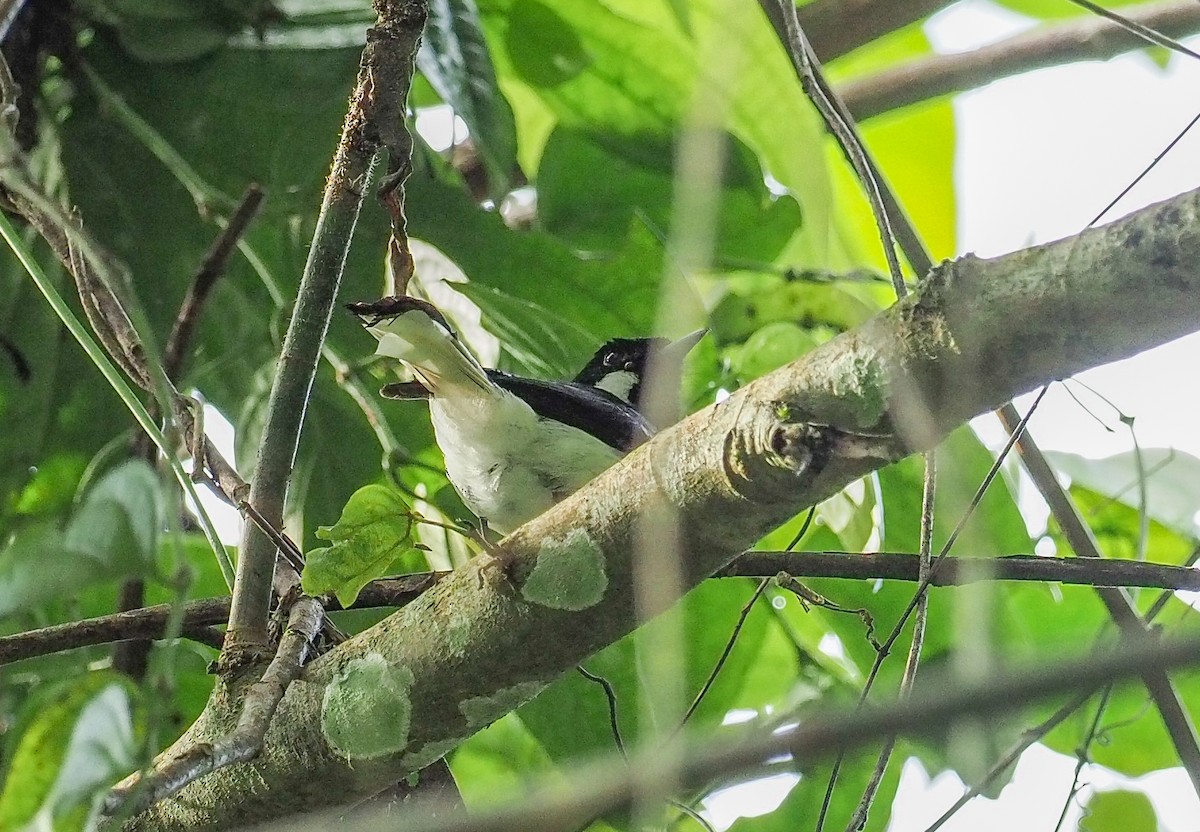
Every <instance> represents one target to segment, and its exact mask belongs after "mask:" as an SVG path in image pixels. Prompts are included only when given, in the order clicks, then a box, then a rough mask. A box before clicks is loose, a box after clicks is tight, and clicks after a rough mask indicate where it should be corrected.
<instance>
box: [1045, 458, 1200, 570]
mask: <svg viewBox="0 0 1200 832" xmlns="http://www.w3.org/2000/svg"><path fill="white" fill-rule="evenodd" d="M1140 455H1141V460H1140V463H1139V460H1138V453H1137V452H1135V451H1126V452H1124V453H1120V454H1115V455H1113V456H1110V457H1105V458H1104V459H1089V458H1088V457H1084V456H1080V455H1078V454H1069V453H1063V452H1057V451H1050V452H1047V453H1046V458H1047V459H1048V460H1050V464H1051V465H1053V466H1054V468H1055V469H1056V470H1058V471H1061V472H1062V473H1064V474H1066V475H1067V476H1068V477H1070V478H1071V481H1072V483H1073V484H1075V485H1081V486H1086V487H1087V488H1088V489H1090V490H1091V491H1094V492H1096V493H1097V494H1102V495H1104V496H1106V497H1109V498H1111V499H1113V500H1117V501H1119V502H1120V503H1122V504H1124V505H1126V506H1129V507H1130V508H1133V509H1136V510H1138V511H1140V510H1141V505H1140V502H1141V494H1140V489H1141V487H1142V486H1141V485H1140V484H1139V483H1140V480H1141V479H1142V478H1143V476H1144V477H1145V489H1146V513H1147V514H1148V515H1149V516H1150V517H1152V518H1154V519H1155V520H1157V521H1159V522H1160V523H1162V524H1164V525H1166V526H1169V527H1171V528H1172V529H1174V530H1175V531H1177V532H1178V533H1180V534H1183V535H1186V536H1188V537H1196V536H1197V535H1200V525H1197V523H1196V507H1197V506H1200V459H1197V458H1196V457H1194V456H1192V455H1191V454H1188V453H1185V452H1184V451H1177V450H1175V449H1174V448H1143V449H1142V450H1141V454H1140ZM1139 465H1140V469H1139ZM1155 559H1156V560H1157V558H1155Z"/></svg>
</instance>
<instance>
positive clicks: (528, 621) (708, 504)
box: [127, 191, 1200, 830]
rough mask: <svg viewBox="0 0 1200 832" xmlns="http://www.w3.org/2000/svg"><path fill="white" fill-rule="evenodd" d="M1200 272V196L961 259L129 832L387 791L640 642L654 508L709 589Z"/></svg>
mask: <svg viewBox="0 0 1200 832" xmlns="http://www.w3.org/2000/svg"><path fill="white" fill-rule="evenodd" d="M1198 264H1200V191H1196V192H1192V193H1188V194H1184V195H1181V196H1179V197H1176V198H1174V199H1172V200H1169V201H1167V202H1163V203H1160V204H1158V205H1155V206H1152V207H1150V208H1147V209H1145V210H1143V211H1140V212H1138V213H1136V214H1134V215H1132V216H1130V217H1128V218H1126V219H1124V220H1121V221H1119V222H1117V223H1114V224H1112V225H1108V226H1104V227H1102V228H1098V229H1093V230H1090V231H1087V232H1084V233H1083V234H1081V235H1079V236H1077V237H1073V238H1069V239H1066V240H1062V241H1059V242H1055V243H1050V244H1047V245H1043V246H1037V247H1035V248H1031V249H1027V250H1023V251H1019V252H1015V253H1013V254H1009V255H1006V256H1004V257H1000V258H996V259H992V260H983V259H979V258H976V257H973V256H967V257H964V258H962V259H960V260H957V261H954V262H948V263H944V264H942V265H941V266H939V267H937V268H936V269H934V270H933V272H932V273H931V274H929V275H928V276H927V277H926V278H925V279H924V280H923V281H922V282H921V283H920V284H919V285H918V287H917V289H916V291H914V292H913V293H912V294H911V295H910V296H909V297H907V298H906V299H904V300H902V301H900V302H898V303H897V304H896V305H894V306H893V307H891V308H890V309H888V310H886V311H884V312H881V313H880V314H879V315H877V316H875V317H874V318H872V319H871V320H869V321H868V322H866V323H865V324H863V325H862V326H860V327H858V328H856V329H854V330H851V331H849V332H846V333H844V334H843V335H841V336H839V337H838V338H835V339H834V340H832V341H830V342H828V343H827V344H825V345H823V346H822V347H820V348H818V349H816V350H814V351H812V352H811V353H809V354H807V355H806V356H804V357H802V358H801V359H799V360H798V361H796V362H794V363H792V364H790V365H788V366H786V367H783V368H781V369H779V370H777V371H775V372H774V373H771V374H770V375H768V376H765V377H763V378H761V379H759V380H758V381H756V382H754V383H752V384H750V385H748V386H747V387H745V388H743V389H742V390H739V391H738V392H737V393H735V394H734V395H732V396H731V397H730V398H729V399H727V400H726V401H724V402H722V403H721V404H718V405H714V406H712V407H709V408H707V409H705V410H703V411H700V412H699V413H696V414H694V415H692V416H691V417H689V418H687V419H685V420H684V421H683V422H681V423H679V424H678V425H676V426H674V427H673V428H671V429H669V430H666V431H664V432H663V433H662V434H660V435H659V436H657V437H656V438H655V439H654V440H653V441H652V442H650V443H649V444H647V445H646V446H644V447H642V448H640V449H638V450H637V451H635V452H634V453H633V454H631V455H630V456H629V457H627V458H626V459H624V460H623V461H621V462H619V463H618V464H617V465H616V466H614V468H612V469H610V470H609V471H608V472H606V473H604V474H602V475H601V476H600V477H599V478H597V479H596V480H595V481H594V482H593V483H591V484H590V485H588V486H587V487H585V488H584V489H583V490H581V491H580V492H579V493H577V494H575V495H574V496H573V497H571V498H569V499H568V500H566V501H565V502H563V503H561V504H559V505H558V506H556V507H555V508H554V509H552V510H551V511H549V512H547V513H546V514H545V515H543V516H541V517H539V518H537V519H535V520H533V521H531V522H530V523H528V524H527V525H525V526H523V527H522V528H520V529H518V530H517V531H516V532H514V533H513V534H512V535H510V536H509V537H508V538H507V539H506V540H505V541H504V542H503V543H502V544H501V546H500V547H499V548H498V549H497V550H496V551H495V552H494V553H493V554H491V555H484V556H481V557H479V558H476V559H475V560H474V561H472V562H471V563H470V564H468V565H467V566H466V567H464V568H462V569H461V570H459V571H458V572H456V573H455V574H454V575H452V576H451V577H450V578H448V579H446V580H443V581H441V582H439V583H438V584H437V585H436V586H435V587H433V588H432V589H430V590H429V591H428V592H426V593H425V594H424V595H423V596H421V597H420V598H419V599H417V600H416V601H415V602H413V603H412V604H410V605H409V606H408V607H406V608H404V609H403V610H401V611H400V612H398V613H396V614H395V615H393V616H391V617H389V618H388V619H386V620H385V621H383V622H381V623H380V624H378V625H376V626H375V627H372V628H371V629H369V630H366V631H365V632H363V633H361V634H359V635H358V636H356V637H354V638H353V639H351V640H350V641H348V642H346V643H345V644H342V645H341V646H339V647H338V648H337V649H335V650H333V651H332V652H330V653H328V654H326V655H325V656H323V657H321V658H320V659H318V660H316V661H314V662H313V663H312V664H310V665H309V666H308V667H307V668H306V670H305V672H304V674H303V676H302V677H301V678H300V679H299V680H298V681H297V682H296V683H294V684H293V685H292V686H291V688H290V689H289V691H288V693H287V695H286V696H285V698H284V700H283V702H282V704H281V706H280V708H279V711H278V712H277V714H276V716H275V720H274V723H273V724H272V727H271V729H270V731H269V732H268V734H267V737H266V746H265V748H264V751H263V754H262V756H261V757H260V758H259V759H258V760H256V761H254V762H253V763H250V764H247V765H243V766H237V767H233V768H230V769H226V770H223V771H220V772H218V773H216V774H214V775H212V776H210V777H207V778H205V779H203V780H201V781H199V782H197V783H194V784H192V785H191V786H189V787H188V788H187V789H185V790H184V791H183V792H181V793H180V794H178V795H177V796H176V797H174V798H172V799H169V800H167V801H164V802H162V803H160V804H158V805H156V806H155V807H153V808H152V809H151V810H150V811H149V812H147V813H146V814H144V815H142V816H141V817H139V818H136V819H134V820H133V821H130V822H129V823H128V824H127V828H129V829H147V830H148V829H167V830H170V829H180V830H182V829H208V828H225V827H229V826H233V825H237V824H245V823H249V822H252V821H256V820H264V819H267V818H271V817H279V816H283V815H286V814H289V813H295V812H301V811H306V810H313V809H317V808H320V807H324V806H328V805H333V804H336V803H346V802H351V801H353V800H354V799H356V798H360V797H365V796H367V795H369V794H372V793H374V792H377V791H379V790H381V789H383V788H385V787H387V786H389V785H390V784H392V783H394V782H396V780H398V779H400V778H402V777H404V776H405V775H406V774H408V773H410V772H414V771H417V770H419V769H421V768H423V767H424V766H425V765H427V764H429V763H430V762H431V761H433V760H435V759H437V758H438V757H440V756H442V755H443V754H445V753H446V752H447V751H449V750H450V749H451V748H453V747H454V746H455V745H457V744H458V743H459V742H461V741H462V740H464V739H465V738H466V737H468V736H470V735H471V734H473V733H474V732H475V731H478V730H479V729H481V728H483V727H484V726H486V725H487V724H489V723H491V722H492V721H494V720H496V719H498V718H499V717H501V716H503V715H504V714H505V713H508V712H509V711H511V710H513V709H514V708H516V707H517V706H519V705H520V704H522V703H523V702H525V701H527V700H528V699H530V698H532V697H533V696H535V695H536V694H537V693H538V692H540V691H541V690H542V689H543V688H544V687H545V686H546V685H548V684H550V683H551V682H553V681H554V680H555V679H556V678H558V676H560V675H561V674H562V673H563V672H565V671H567V670H569V669H571V668H573V667H574V666H575V665H576V664H577V663H579V662H580V661H582V660H583V659H584V658H586V657H587V656H589V655H591V654H592V653H594V652H596V651H597V650H599V649H601V648H603V647H604V646H606V645H608V644H610V643H612V642H613V641H615V640H616V639H618V638H620V637H621V636H623V635H625V634H626V633H628V632H629V631H631V630H632V629H633V628H634V627H635V626H636V624H637V620H636V615H635V603H634V586H633V578H632V575H633V558H634V553H635V552H636V551H637V549H638V546H639V545H644V540H643V541H641V542H639V539H640V538H639V528H638V526H639V523H638V522H637V521H638V519H639V518H640V517H643V516H644V515H645V513H646V512H647V510H648V509H651V508H661V509H664V510H669V511H670V512H671V513H673V514H674V515H675V517H676V518H677V519H678V538H679V541H680V551H681V555H682V557H683V566H684V568H683V574H684V576H685V580H686V582H687V584H688V586H691V585H694V584H695V583H698V582H699V581H700V580H702V579H703V578H705V577H707V576H708V575H711V574H713V573H714V572H716V571H717V570H719V569H721V568H722V567H723V566H725V564H727V563H728V562H729V561H730V560H732V559H733V558H734V557H735V556H736V555H737V554H738V553H739V552H740V551H741V550H742V549H744V548H745V547H747V546H749V545H750V544H752V543H753V542H754V541H755V540H757V539H758V538H759V537H761V536H762V535H763V534H764V533H766V532H768V531H770V530H771V529H772V528H774V527H776V526H777V525H778V524H780V523H781V522H783V521H784V520H786V519H788V518H790V517H792V516H794V515H795V514H796V513H797V512H798V511H800V510H802V509H803V508H805V507H807V506H810V505H813V504H814V503H816V502H817V501H819V500H821V499H824V498H825V497H827V496H829V495H831V494H833V493H835V492H836V491H837V490H839V489H840V488H842V487H843V486H845V485H846V484H848V483H850V482H852V481H854V480H855V479H857V478H858V477H861V476H862V475H863V474H865V473H867V472H868V471H870V470H872V469H874V468H878V467H881V466H882V465H885V464H887V463H889V462H891V461H893V460H895V459H899V458H901V457H903V456H905V455H907V454H909V453H913V452H916V451H920V450H924V449H926V448H929V447H931V446H932V445H934V444H935V443H936V442H937V441H938V440H939V439H940V438H941V437H943V436H945V435H946V433H948V432H949V431H950V430H952V429H953V428H955V427H956V426H958V425H960V424H962V423H963V422H965V421H966V420H968V419H970V418H971V417H972V416H975V415H976V414H979V413H983V412H986V411H988V410H991V409H993V408H995V407H997V406H998V405H1000V404H1001V403H1003V402H1005V401H1008V400H1009V399H1011V398H1012V397H1014V396H1016V395H1019V394H1021V393H1023V392H1026V391H1028V390H1030V389H1032V388H1034V387H1036V386H1037V385H1040V384H1044V383H1046V382H1048V381H1051V380H1054V379H1059V378H1063V377H1065V376H1069V375H1071V374H1073V373H1076V372H1078V371H1080V370H1083V369H1086V368H1088V367H1093V366H1096V365H1098V364H1103V363H1105V362H1108V361H1112V360H1115V359H1119V358H1124V357H1127V356H1130V355H1133V354H1135V353H1137V352H1140V351H1142V350H1144V349H1148V348H1150V347H1153V346H1157V345H1159V344H1162V343H1164V342H1166V341H1169V340H1171V339H1173V338H1176V337H1178V336H1180V335H1183V334H1185V333H1188V332H1191V331H1195V330H1197V329H1200V265H1198ZM247 678H251V679H252V678H254V673H253V672H250V673H248V675H247ZM241 685H242V683H241V682H239V681H238V679H236V678H234V679H230V680H226V681H223V682H222V683H221V687H220V688H219V689H218V691H217V694H216V695H215V696H214V697H213V699H212V701H211V702H210V704H209V707H208V709H207V710H206V711H205V713H204V714H203V715H202V716H201V718H200V720H199V721H198V722H197V723H196V724H195V725H194V726H193V727H192V728H191V729H190V730H189V731H188V733H187V734H186V735H185V736H184V737H183V738H182V739H181V740H180V741H179V743H177V744H176V748H179V749H182V748H186V747H187V746H188V745H189V744H191V743H195V742H202V741H206V740H211V739H212V738H214V737H217V736H220V735H221V734H222V733H224V732H226V731H227V730H228V729H229V728H230V727H231V723H232V721H233V720H234V719H236V713H237V708H236V707H235V705H236V702H237V694H238V692H239V690H240V687H241ZM346 715H350V716H352V717H353V718H352V719H351V718H346Z"/></svg>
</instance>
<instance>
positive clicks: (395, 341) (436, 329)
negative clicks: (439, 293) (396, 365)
mask: <svg viewBox="0 0 1200 832" xmlns="http://www.w3.org/2000/svg"><path fill="white" fill-rule="evenodd" d="M347 308H348V309H349V310H350V311H351V312H353V313H354V314H355V315H357V316H358V318H359V320H360V321H361V322H362V324H363V326H365V327H366V328H367V331H368V332H370V333H371V334H372V335H374V336H375V337H376V338H378V339H379V347H378V348H377V349H376V350H375V354H376V355H386V356H389V357H391V358H396V359H399V360H400V361H402V362H404V363H405V364H406V365H407V366H408V367H409V368H410V369H411V370H412V371H413V375H415V376H416V377H417V380H418V381H420V382H421V383H422V384H423V385H424V386H425V387H426V388H428V390H429V392H430V393H431V394H432V395H434V396H444V395H446V394H448V393H453V392H457V393H460V394H467V395H489V394H491V393H492V392H493V391H494V390H495V385H493V384H492V383H491V381H489V379H488V377H487V373H485V372H484V370H483V367H481V366H480V364H479V361H478V360H477V359H476V358H475V356H473V355H471V353H470V351H469V350H468V349H467V347H466V345H465V344H464V343H463V342H462V341H461V340H460V339H459V337H458V335H457V334H456V333H455V332H454V329H453V328H451V326H450V324H449V322H447V321H446V318H445V317H444V316H443V315H442V313H441V312H439V311H438V310H437V307H435V306H434V305H433V304H431V303H428V302H427V301H423V300H420V299H418V298H412V297H406V296H405V297H387V298H382V299H380V300H377V301H374V302H371V303H351V304H347Z"/></svg>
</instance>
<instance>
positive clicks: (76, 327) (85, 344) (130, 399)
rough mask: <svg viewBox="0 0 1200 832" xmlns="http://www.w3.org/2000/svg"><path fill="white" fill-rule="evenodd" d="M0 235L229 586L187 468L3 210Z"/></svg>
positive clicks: (220, 548) (229, 568)
mask: <svg viewBox="0 0 1200 832" xmlns="http://www.w3.org/2000/svg"><path fill="white" fill-rule="evenodd" d="M0 236H3V237H4V241H5V242H6V243H8V247H9V248H10V249H12V252H13V254H15V255H16V256H17V259H18V260H20V261H21V265H22V266H24V267H25V271H26V272H28V273H29V276H30V277H31V278H32V279H33V282H34V285H36V286H37V288H38V291H40V292H41V293H42V296H43V297H45V298H46V302H47V303H49V304H50V308H51V309H53V310H54V313H55V314H56V315H58V317H59V320H61V321H62V322H63V324H64V325H65V326H66V327H67V330H68V331H69V332H70V333H71V335H72V336H74V338H75V340H76V341H77V342H79V346H81V347H82V348H83V351H84V352H85V353H86V354H87V356H88V358H89V359H91V362H92V363H93V364H95V365H96V367H97V369H99V370H100V373H101V375H103V376H104V378H105V380H107V381H108V383H109V384H110V385H111V386H112V388H113V390H115V391H116V393H117V396H119V397H120V399H121V401H122V402H124V403H125V406H126V407H128V408H129V411H130V412H131V413H132V414H133V417H134V419H135V420H137V423H138V425H139V426H140V427H141V428H142V430H144V431H145V432H146V435H147V436H149V437H150V439H151V440H152V441H153V442H154V444H155V446H156V447H157V448H158V449H159V450H160V451H162V453H163V456H164V457H165V458H166V460H167V462H168V463H169V464H170V466H171V471H172V473H174V474H175V479H177V480H178V481H179V484H180V486H182V487H183V490H184V492H185V493H186V494H188V495H189V496H190V497H191V498H192V501H193V502H194V504H195V506H196V516H197V518H198V519H199V522H200V527H201V528H202V529H203V530H204V536H205V537H206V538H207V539H208V543H209V545H210V546H211V547H212V550H213V554H214V555H216V558H217V565H218V566H219V567H220V568H221V574H222V576H224V578H225V583H226V585H227V586H230V587H232V586H233V576H234V569H233V564H232V563H231V562H230V559H229V553H228V552H226V551H225V546H224V544H222V543H221V538H220V537H219V536H218V535H217V530H216V527H215V526H214V525H213V522H212V520H211V519H210V518H209V516H208V514H207V513H206V512H205V510H204V506H203V505H202V504H201V503H200V499H199V497H198V495H197V494H196V488H195V484H194V483H193V482H192V478H191V477H190V476H188V473H187V471H185V470H183V465H182V464H181V463H180V462H179V460H178V458H176V456H175V454H174V453H173V452H172V450H171V448H170V446H169V445H168V443H167V440H166V437H165V436H163V433H162V431H161V430H159V429H158V425H157V424H155V422H154V419H153V418H152V417H151V416H150V413H149V412H148V411H147V410H146V407H145V405H143V404H142V402H141V399H139V398H138V396H137V394H136V393H135V392H134V391H133V388H131V387H130V386H129V384H128V383H127V382H126V381H125V379H124V377H122V375H121V373H120V372H119V371H118V370H117V368H116V367H115V366H114V365H113V363H112V361H110V360H109V358H108V356H107V355H105V353H104V350H103V349H101V347H100V345H99V344H97V343H96V341H95V339H94V338H92V336H91V333H89V332H88V330H87V327H85V326H84V325H83V323H82V322H81V321H80V320H79V318H78V317H76V315H75V313H74V312H73V311H71V307H69V306H68V305H67V303H66V301H64V300H63V298H62V295H60V294H59V293H58V290H57V289H55V288H54V285H53V284H52V283H51V282H50V279H49V278H48V277H47V276H46V273H45V272H44V271H42V267H41V264H39V263H38V262H37V260H36V259H34V257H33V253H32V252H31V251H30V250H29V247H28V246H27V245H26V244H25V241H24V240H22V239H21V236H20V235H19V234H18V233H17V230H16V229H15V228H14V227H13V225H12V223H11V222H10V221H9V219H8V217H7V216H5V215H4V214H3V212H0Z"/></svg>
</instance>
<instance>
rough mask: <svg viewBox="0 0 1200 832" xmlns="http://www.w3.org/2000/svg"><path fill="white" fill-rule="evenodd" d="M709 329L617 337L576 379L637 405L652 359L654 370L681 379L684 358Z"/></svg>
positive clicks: (597, 353) (597, 354)
mask: <svg viewBox="0 0 1200 832" xmlns="http://www.w3.org/2000/svg"><path fill="white" fill-rule="evenodd" d="M707 331H708V330H706V329H698V330H696V331H695V332H692V333H690V334H688V335H685V336H683V337H682V338H680V339H679V340H678V341H669V340H667V339H666V338H614V339H612V340H611V341H609V342H608V343H606V344H605V345H604V346H602V347H601V348H600V349H599V350H598V351H597V352H596V354H595V355H593V356H592V358H591V360H590V361H588V363H587V364H586V365H585V366H584V368H583V369H582V370H580V371H579V375H577V376H575V381H577V382H579V383H580V384H588V385H591V386H592V387H596V388H598V389H600V390H604V391H605V392H607V393H611V394H612V395H614V396H616V397H617V398H618V399H621V400H623V401H626V402H629V403H631V404H633V405H635V406H636V405H637V403H638V396H639V393H640V392H641V385H642V381H643V380H644V379H645V376H646V372H647V371H648V370H649V369H650V363H651V360H653V361H654V364H655V372H661V373H663V374H664V377H665V378H666V379H668V380H676V379H678V376H679V373H680V371H681V369H682V367H683V359H684V358H685V357H687V354H688V353H689V352H690V351H691V349H692V347H694V346H696V344H697V343H699V341H700V339H701V338H703V337H704V334H705V333H706V332H707ZM676 383H677V382H676Z"/></svg>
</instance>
